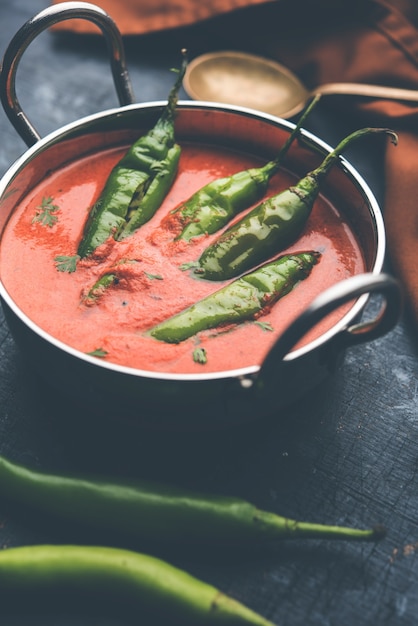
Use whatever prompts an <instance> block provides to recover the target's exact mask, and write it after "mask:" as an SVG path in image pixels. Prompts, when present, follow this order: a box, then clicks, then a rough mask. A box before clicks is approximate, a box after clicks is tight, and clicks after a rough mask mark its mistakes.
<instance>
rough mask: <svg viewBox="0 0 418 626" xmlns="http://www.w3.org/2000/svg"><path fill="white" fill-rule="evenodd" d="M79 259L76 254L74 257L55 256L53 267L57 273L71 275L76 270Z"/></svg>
mask: <svg viewBox="0 0 418 626" xmlns="http://www.w3.org/2000/svg"><path fill="white" fill-rule="evenodd" d="M79 259H80V257H79V255H78V254H75V255H74V256H56V257H55V267H56V268H57V270H58V271H59V272H68V273H69V274H71V273H72V272H75V271H76V269H77V261H79Z"/></svg>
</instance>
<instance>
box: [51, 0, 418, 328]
mask: <svg viewBox="0 0 418 626" xmlns="http://www.w3.org/2000/svg"><path fill="white" fill-rule="evenodd" d="M97 4H99V5H100V6H101V7H102V8H103V9H104V10H106V11H107V12H108V13H109V15H111V16H112V17H113V19H114V20H115V21H116V23H117V24H118V26H119V28H120V30H121V32H122V34H124V35H128V34H129V35H132V34H137V35H143V34H150V33H153V32H154V33H155V32H157V31H164V30H166V29H174V28H177V27H183V28H184V27H188V26H190V25H192V24H193V25H196V24H198V25H200V28H202V24H203V26H204V27H205V28H206V29H207V40H210V38H211V37H213V41H214V44H216V46H214V47H216V48H218V49H219V44H220V43H222V44H223V47H224V48H225V47H230V48H233V49H237V48H238V49H242V50H247V51H250V52H254V53H258V54H262V55H264V56H268V57H271V58H274V59H276V60H278V61H280V62H281V63H283V64H284V65H287V66H288V67H289V68H290V69H292V70H293V71H294V72H296V74H298V76H299V78H300V79H301V80H302V81H303V82H304V83H305V84H306V85H307V86H308V87H309V88H313V87H315V86H317V85H320V84H323V83H328V82H342V81H346V82H364V83H375V84H380V85H387V86H394V87H404V88H407V89H417V100H418V3H417V1H416V0H350V2H347V0H275V1H271V0H270V1H269V0H206V1H205V2H196V0H148V1H146V0H118V2H115V1H114V0H101V1H100V2H98V3H97ZM61 27H63V28H67V29H68V28H71V29H76V30H77V29H82V32H92V28H93V30H94V29H95V27H94V26H93V27H91V26H90V25H89V24H88V23H87V22H85V23H83V22H82V21H81V20H77V21H73V22H66V23H64V24H63V26H61ZM186 45H187V44H186ZM333 98H334V97H333ZM333 102H335V107H336V109H335V110H336V113H337V114H341V115H344V113H345V112H348V111H349V112H350V115H352V114H353V112H354V113H355V114H356V115H358V123H359V124H358V126H359V127H360V126H365V125H370V126H389V127H390V128H392V129H393V130H395V131H396V132H397V133H398V135H399V144H398V147H396V148H395V147H393V146H392V145H391V144H390V143H389V142H387V144H385V145H384V146H383V150H384V158H385V166H384V168H385V169H384V171H385V201H384V219H385V223H386V230H387V239H388V251H389V255H390V259H391V262H392V265H393V268H394V271H395V273H396V274H397V275H398V277H399V278H400V279H401V281H402V283H403V285H404V290H405V294H406V300H407V302H408V303H409V304H410V306H411V310H412V312H413V314H414V316H415V319H416V321H418V245H417V244H418V102H417V104H414V103H409V104H408V103H402V102H394V101H390V100H373V99H361V98H354V97H353V96H350V97H345V98H343V97H340V96H339V97H338V99H337V100H334V101H333ZM356 120H357V117H356Z"/></svg>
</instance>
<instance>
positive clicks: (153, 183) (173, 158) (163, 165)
mask: <svg viewBox="0 0 418 626" xmlns="http://www.w3.org/2000/svg"><path fill="white" fill-rule="evenodd" d="M186 65H187V63H186V57H185V55H184V58H183V63H182V67H181V69H180V71H179V72H178V76H177V79H176V82H175V84H174V86H173V87H172V89H171V92H170V94H169V98H168V102H167V105H166V106H165V108H164V110H163V112H162V114H161V116H160V118H159V119H158V121H157V122H156V124H155V126H154V127H153V128H152V129H151V130H150V131H148V133H146V134H145V135H143V136H141V137H140V138H139V139H138V140H137V141H136V142H135V143H134V144H133V145H132V146H131V147H130V149H129V150H128V152H127V153H126V154H125V156H124V157H123V158H122V159H121V160H120V161H119V163H118V164H117V165H116V166H115V167H114V168H113V170H112V171H111V173H110V176H109V178H108V179H107V181H106V184H105V186H104V189H103V191H102V192H101V194H100V197H99V199H98V200H97V202H96V203H95V205H94V206H93V208H92V209H91V211H90V213H89V217H88V219H87V222H86V225H85V228H84V232H83V236H82V239H81V241H80V243H79V246H78V250H77V254H78V256H79V257H81V258H84V257H86V256H88V255H90V254H91V253H92V252H93V251H94V250H95V249H96V248H97V247H98V246H99V245H100V244H102V243H103V242H104V241H106V239H107V238H108V237H109V236H110V235H111V234H113V236H114V237H115V238H116V239H123V238H124V237H127V236H128V235H130V234H132V233H133V232H134V231H135V230H136V229H137V228H139V227H140V226H141V225H142V224H144V223H145V222H147V221H148V220H149V219H150V218H151V217H152V216H153V215H154V213H155V212H156V210H157V209H158V208H159V207H160V205H161V203H162V201H163V200H164V198H165V196H166V195H167V192H168V191H169V189H170V187H171V185H172V183H173V180H174V178H175V176H176V174H177V167H178V162H179V159H180V153H181V148H180V146H179V145H178V144H177V143H176V142H175V135H174V118H175V111H176V105H177V99H178V91H179V89H180V86H181V84H182V80H183V76H184V72H185V70H186Z"/></svg>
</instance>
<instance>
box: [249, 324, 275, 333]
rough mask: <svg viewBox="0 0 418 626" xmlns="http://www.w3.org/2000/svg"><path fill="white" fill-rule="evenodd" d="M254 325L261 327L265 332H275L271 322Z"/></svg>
mask: <svg viewBox="0 0 418 626" xmlns="http://www.w3.org/2000/svg"><path fill="white" fill-rule="evenodd" d="M254 324H257V326H260V328H262V329H263V330H268V331H270V332H271V331H273V330H274V328H273V326H272V325H271V324H270V323H269V322H254Z"/></svg>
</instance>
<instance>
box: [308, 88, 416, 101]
mask: <svg viewBox="0 0 418 626" xmlns="http://www.w3.org/2000/svg"><path fill="white" fill-rule="evenodd" d="M312 94H315V95H316V94H322V95H338V94H341V95H346V96H367V97H371V98H385V99H389V100H407V101H409V102H418V90H415V89H401V88H397V87H384V86H381V85H366V84H363V83H327V84H325V85H319V86H318V87H316V88H315V89H313V90H312Z"/></svg>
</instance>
